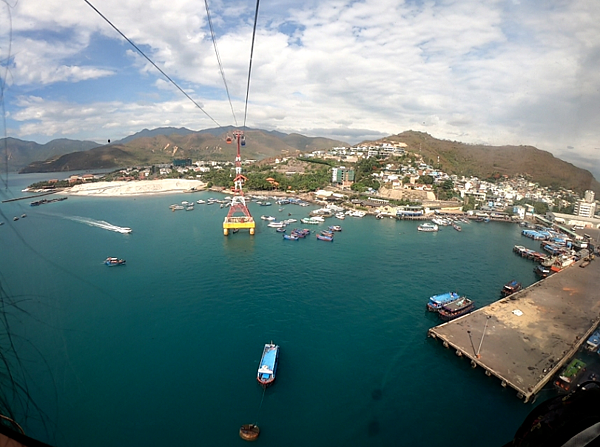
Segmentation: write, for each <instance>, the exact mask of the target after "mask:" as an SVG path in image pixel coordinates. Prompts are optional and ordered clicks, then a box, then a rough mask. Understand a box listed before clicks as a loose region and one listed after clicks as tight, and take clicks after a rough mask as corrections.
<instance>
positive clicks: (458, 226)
mask: <svg viewBox="0 0 600 447" xmlns="http://www.w3.org/2000/svg"><path fill="white" fill-rule="evenodd" d="M452 228H454V229H455V230H456V231H462V228H461V227H460V225H458V224H457V223H453V224H452Z"/></svg>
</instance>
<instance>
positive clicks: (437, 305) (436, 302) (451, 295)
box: [427, 292, 460, 312]
mask: <svg viewBox="0 0 600 447" xmlns="http://www.w3.org/2000/svg"><path fill="white" fill-rule="evenodd" d="M459 298H460V295H459V294H458V293H456V292H446V293H442V294H440V295H433V296H432V297H430V298H429V302H428V303H427V310H430V311H431V312H438V311H439V310H440V309H441V308H442V306H443V305H444V304H447V303H450V302H452V301H454V300H457V299H459Z"/></svg>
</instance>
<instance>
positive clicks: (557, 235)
mask: <svg viewBox="0 0 600 447" xmlns="http://www.w3.org/2000/svg"><path fill="white" fill-rule="evenodd" d="M521 234H522V235H523V236H525V237H528V238H530V239H533V240H539V241H541V242H540V247H541V248H542V250H543V251H544V252H545V253H541V252H538V251H535V250H532V249H530V248H526V247H523V246H522V245H515V246H514V247H513V251H514V252H515V253H516V254H518V255H519V256H521V257H523V258H527V259H531V260H533V261H534V262H538V263H539V265H537V266H536V267H535V268H534V269H533V271H534V272H535V273H536V275H538V276H539V277H541V278H546V277H548V276H550V275H552V274H553V273H556V272H559V271H560V270H562V269H564V268H566V267H568V266H570V265H572V264H574V263H575V262H577V261H579V260H580V259H581V258H586V257H588V256H589V250H588V249H587V241H585V240H583V241H579V240H572V239H571V238H570V237H568V236H567V235H565V234H563V233H561V232H558V231H556V230H554V229H552V228H545V227H542V226H536V227H534V228H533V229H531V228H529V229H524V230H522V231H521Z"/></svg>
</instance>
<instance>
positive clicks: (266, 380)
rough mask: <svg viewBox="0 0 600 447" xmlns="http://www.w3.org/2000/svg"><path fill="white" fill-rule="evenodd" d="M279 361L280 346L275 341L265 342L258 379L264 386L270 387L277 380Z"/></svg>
mask: <svg viewBox="0 0 600 447" xmlns="http://www.w3.org/2000/svg"><path fill="white" fill-rule="evenodd" d="M278 362H279V346H277V345H276V344H274V343H273V342H271V343H267V344H265V347H264V349H263V353H262V357H261V358H260V365H259V366H258V373H257V374H256V380H258V383H260V384H261V386H262V387H263V388H266V387H268V386H269V385H271V384H272V383H273V382H275V374H276V373H277V363H278Z"/></svg>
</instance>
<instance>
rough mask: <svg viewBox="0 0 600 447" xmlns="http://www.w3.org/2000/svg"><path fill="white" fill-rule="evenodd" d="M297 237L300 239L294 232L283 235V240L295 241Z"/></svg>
mask: <svg viewBox="0 0 600 447" xmlns="http://www.w3.org/2000/svg"><path fill="white" fill-rule="evenodd" d="M298 239H300V237H299V236H298V235H296V234H294V233H292V234H284V235H283V240H286V241H297V240H298Z"/></svg>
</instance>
